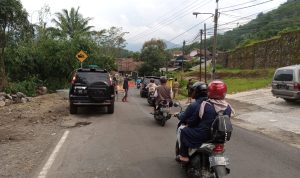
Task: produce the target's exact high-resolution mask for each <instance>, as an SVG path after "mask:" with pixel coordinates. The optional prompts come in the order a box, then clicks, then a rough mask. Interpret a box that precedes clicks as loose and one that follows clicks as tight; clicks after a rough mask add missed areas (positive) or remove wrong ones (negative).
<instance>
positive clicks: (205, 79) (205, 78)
mask: <svg viewBox="0 0 300 178" xmlns="http://www.w3.org/2000/svg"><path fill="white" fill-rule="evenodd" d="M206 73H207V71H206V23H204V81H205V83H207V77H206Z"/></svg>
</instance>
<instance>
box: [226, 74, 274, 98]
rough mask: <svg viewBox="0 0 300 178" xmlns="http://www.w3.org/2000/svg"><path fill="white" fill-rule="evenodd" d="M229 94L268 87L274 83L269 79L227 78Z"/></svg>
mask: <svg viewBox="0 0 300 178" xmlns="http://www.w3.org/2000/svg"><path fill="white" fill-rule="evenodd" d="M224 82H225V83H226V84H227V87H228V92H227V93H229V94H232V93H237V92H242V91H247V90H253V89H259V88H264V87H267V86H268V85H270V84H271V82H272V77H268V78H225V79H224Z"/></svg>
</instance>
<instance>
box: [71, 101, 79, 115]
mask: <svg viewBox="0 0 300 178" xmlns="http://www.w3.org/2000/svg"><path fill="white" fill-rule="evenodd" d="M70 114H77V106H75V105H74V104H73V103H70Z"/></svg>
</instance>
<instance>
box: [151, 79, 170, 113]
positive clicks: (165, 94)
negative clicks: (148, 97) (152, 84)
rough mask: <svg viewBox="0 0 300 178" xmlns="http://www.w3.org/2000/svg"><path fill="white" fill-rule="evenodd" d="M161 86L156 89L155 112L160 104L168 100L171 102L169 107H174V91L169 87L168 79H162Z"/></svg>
mask: <svg viewBox="0 0 300 178" xmlns="http://www.w3.org/2000/svg"><path fill="white" fill-rule="evenodd" d="M160 84H161V85H160V86H159V87H157V88H156V90H155V93H154V97H155V107H154V110H156V109H158V104H159V103H160V102H161V101H163V100H166V101H167V102H169V106H170V107H171V106H172V105H173V102H172V95H173V94H172V90H171V88H170V87H169V86H167V79H166V77H161V78H160Z"/></svg>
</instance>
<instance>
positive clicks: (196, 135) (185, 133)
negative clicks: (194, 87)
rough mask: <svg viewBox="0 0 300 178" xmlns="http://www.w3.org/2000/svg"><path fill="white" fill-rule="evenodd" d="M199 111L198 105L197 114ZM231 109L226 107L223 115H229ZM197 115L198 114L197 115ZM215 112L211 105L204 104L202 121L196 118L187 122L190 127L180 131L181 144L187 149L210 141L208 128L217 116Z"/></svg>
mask: <svg viewBox="0 0 300 178" xmlns="http://www.w3.org/2000/svg"><path fill="white" fill-rule="evenodd" d="M199 110H200V105H199V108H198V112H199ZM231 111H232V110H231V108H230V106H228V107H227V108H226V110H225V111H224V113H223V114H224V115H228V116H230V115H231ZM197 114H198V113H197ZM217 115H218V114H217V112H216V111H215V108H214V107H213V105H210V104H206V105H205V107H204V114H203V117H202V119H200V118H199V116H197V118H196V117H195V118H194V120H192V121H191V122H189V123H190V124H191V125H189V126H188V127H185V128H184V129H182V131H181V135H180V139H181V142H182V143H183V144H184V145H185V146H187V147H189V148H197V147H200V146H201V145H202V143H204V142H206V141H209V140H210V127H211V125H212V122H213V121H214V120H215V118H216V116H217Z"/></svg>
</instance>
